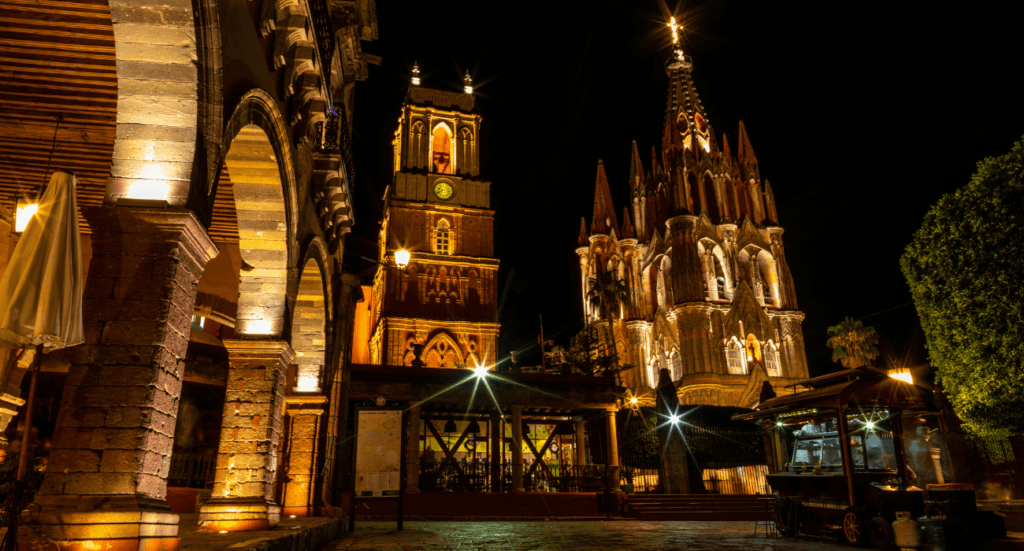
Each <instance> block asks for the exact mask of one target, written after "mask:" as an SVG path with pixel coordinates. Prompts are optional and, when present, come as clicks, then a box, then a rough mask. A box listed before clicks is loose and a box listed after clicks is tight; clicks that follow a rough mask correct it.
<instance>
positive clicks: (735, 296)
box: [576, 29, 808, 407]
mask: <svg viewBox="0 0 1024 551" xmlns="http://www.w3.org/2000/svg"><path fill="white" fill-rule="evenodd" d="M673 30H675V29H673ZM692 70H693V64H692V62H691V60H690V58H689V56H686V55H684V54H683V51H682V49H681V48H680V47H679V46H675V47H674V48H673V55H672V57H671V58H670V59H669V61H668V63H667V64H666V71H667V73H668V76H669V89H668V100H667V105H666V110H665V127H664V133H663V135H662V144H661V151H660V152H657V151H652V159H651V165H650V170H646V169H645V168H644V165H643V162H642V161H641V158H640V153H639V151H638V150H637V146H636V143H635V142H634V143H633V150H632V157H631V159H630V172H629V186H630V199H631V204H630V205H628V206H627V207H626V208H625V209H624V210H623V211H622V218H621V221H620V219H619V217H618V216H617V215H616V210H615V208H614V206H613V205H612V195H611V189H610V187H609V184H608V179H607V177H606V175H605V169H604V165H603V164H602V163H601V161H598V166H597V181H596V184H595V190H594V213H593V218H592V220H591V223H590V225H589V229H588V226H587V222H586V219H584V220H582V222H581V228H580V236H579V243H578V248H577V249H576V253H577V254H578V255H579V259H580V277H581V280H582V289H583V296H582V300H583V303H584V312H585V316H586V320H587V322H588V323H595V324H597V326H598V327H599V328H601V332H602V335H603V338H604V339H605V340H606V343H607V345H608V346H609V347H610V346H612V345H613V343H614V346H615V349H616V350H617V351H618V357H619V360H620V363H621V364H629V365H631V366H632V368H631V369H628V370H626V371H625V372H624V373H623V378H624V382H625V384H626V386H628V387H631V388H633V389H634V391H635V392H636V393H637V394H639V395H641V396H646V395H649V394H650V390H649V389H651V388H653V387H654V386H656V384H657V382H658V373H659V372H660V370H661V369H662V368H665V369H668V371H669V373H670V374H671V375H672V380H673V381H674V382H675V384H676V388H677V394H678V396H679V398H680V401H681V403H682V404H684V405H688V404H693V405H699V404H708V405H723V406H744V407H750V406H752V405H753V404H755V403H757V401H758V399H759V396H760V391H761V388H762V386H763V382H764V381H769V382H770V383H771V384H772V386H773V387H774V388H775V390H776V392H778V393H780V394H782V393H784V392H783V387H784V386H785V385H786V384H789V383H791V382H794V381H796V380H799V379H803V378H806V377H807V376H808V375H807V359H806V355H805V352H804V340H803V333H802V330H801V322H802V320H803V318H804V314H803V313H802V312H800V311H799V310H798V308H797V301H796V292H795V290H794V287H793V278H792V276H791V274H790V271H789V267H788V265H787V264H786V256H785V250H784V248H783V245H782V234H783V229H782V227H781V226H779V223H778V216H777V213H776V209H775V196H774V194H773V193H772V189H771V186H770V185H769V184H768V181H767V180H762V179H761V174H760V172H759V170H758V163H757V158H756V157H755V156H754V150H753V148H752V147H751V143H750V137H749V136H748V134H747V130H746V128H745V127H744V125H743V123H742V122H741V123H740V127H739V135H738V137H737V140H736V144H737V151H736V153H735V155H734V154H733V153H732V150H731V149H730V147H729V142H728V140H727V138H726V136H725V135H724V134H723V135H722V136H721V141H720V142H719V141H718V139H717V138H716V136H715V134H714V132H713V131H712V128H711V125H710V123H709V121H708V119H707V115H706V113H705V111H704V107H703V105H702V104H701V101H700V98H699V97H698V95H697V90H696V87H695V86H694V83H693V78H692V75H691V72H692ZM605 274H607V275H605ZM612 282H621V284H622V285H623V286H624V287H625V289H623V292H624V295H625V296H626V297H627V298H626V300H624V301H622V302H621V304H619V306H618V307H617V308H616V307H605V308H596V307H595V306H593V305H592V303H591V300H590V297H591V296H593V295H594V294H595V293H597V292H598V291H599V290H600V287H601V286H604V288H605V289H608V287H609V286H610V285H613V283H612Z"/></svg>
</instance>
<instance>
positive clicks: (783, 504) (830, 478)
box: [734, 367, 932, 549]
mask: <svg viewBox="0 0 1024 551" xmlns="http://www.w3.org/2000/svg"><path fill="white" fill-rule="evenodd" d="M792 386H793V387H796V390H798V391H797V392H796V393H794V394H790V395H786V396H779V397H775V398H770V399H767V400H765V401H763V402H761V403H760V404H758V405H757V406H756V407H755V409H754V411H752V412H749V413H744V414H740V415H737V416H735V417H734V419H743V420H751V421H761V422H762V423H764V424H765V425H768V424H770V425H771V429H772V434H773V440H774V441H773V442H772V444H773V446H772V447H773V448H774V454H775V457H774V459H775V461H774V462H775V463H776V469H775V470H777V471H778V472H775V473H773V474H770V475H768V477H767V479H768V483H769V485H771V487H772V489H773V490H774V491H775V492H776V493H777V494H778V495H779V500H778V501H777V504H776V507H775V523H776V526H777V527H778V529H779V530H780V531H781V532H782V533H783V534H784V535H793V534H795V533H797V531H798V530H799V531H802V532H804V533H818V534H824V533H825V532H826V531H828V530H836V529H838V530H839V531H841V533H842V537H844V538H845V539H846V541H848V542H849V543H852V544H855V545H864V544H866V543H868V542H870V543H871V544H872V545H873V546H874V547H875V548H877V549H884V548H886V547H888V546H890V545H892V544H893V531H892V522H893V521H894V520H896V512H897V511H909V512H910V513H911V516H912V517H913V518H917V517H919V516H921V515H922V514H923V512H924V500H925V497H924V495H925V492H924V491H922V490H921V489H920V488H916V487H914V486H909V485H907V483H906V481H907V467H906V460H905V459H904V449H903V438H902V432H903V430H902V427H903V417H904V416H905V415H920V414H922V413H924V412H926V411H931V410H932V407H931V405H930V404H931V393H930V392H929V391H927V390H925V389H923V388H920V387H918V386H915V385H914V384H912V383H908V382H905V381H903V380H900V379H895V378H892V377H889V376H888V375H887V374H886V373H885V372H883V371H881V370H878V369H875V368H872V367H864V368H855V369H846V370H843V371H840V372H838V373H830V374H828V375H823V376H821V377H816V378H814V379H809V380H806V381H801V382H800V383H797V384H795V385H792ZM801 387H802V388H804V389H806V390H804V391H802V392H801V391H799V390H800V388H801ZM794 428H798V429H799V430H795V431H792V429H794ZM790 431H792V437H791V440H792V446H791V447H792V450H787V448H788V447H789V446H788V445H787V444H788V440H790V438H787V437H788V436H789V432H790Z"/></svg>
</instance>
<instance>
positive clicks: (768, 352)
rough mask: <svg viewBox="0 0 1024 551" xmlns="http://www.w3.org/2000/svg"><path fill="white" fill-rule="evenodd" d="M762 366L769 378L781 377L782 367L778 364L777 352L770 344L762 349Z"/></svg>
mask: <svg viewBox="0 0 1024 551" xmlns="http://www.w3.org/2000/svg"><path fill="white" fill-rule="evenodd" d="M764 366H765V368H766V369H767V370H768V376H769V377H781V376H782V366H781V365H780V364H779V351H778V350H776V349H775V346H774V345H772V344H771V343H768V344H767V345H766V346H765V347H764Z"/></svg>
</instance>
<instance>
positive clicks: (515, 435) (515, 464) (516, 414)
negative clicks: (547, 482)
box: [511, 406, 526, 494]
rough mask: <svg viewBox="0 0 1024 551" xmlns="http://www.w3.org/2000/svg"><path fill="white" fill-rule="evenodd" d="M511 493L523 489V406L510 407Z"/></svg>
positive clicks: (519, 492)
mask: <svg viewBox="0 0 1024 551" xmlns="http://www.w3.org/2000/svg"><path fill="white" fill-rule="evenodd" d="M511 409H512V493H513V494H521V493H523V492H525V491H526V490H524V489H523V406H512V407H511Z"/></svg>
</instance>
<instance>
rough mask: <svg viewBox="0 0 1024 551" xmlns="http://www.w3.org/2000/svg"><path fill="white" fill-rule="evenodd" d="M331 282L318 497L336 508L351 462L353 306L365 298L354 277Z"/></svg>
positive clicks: (354, 307)
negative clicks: (321, 474)
mask: <svg viewBox="0 0 1024 551" xmlns="http://www.w3.org/2000/svg"><path fill="white" fill-rule="evenodd" d="M336 254H337V253H336ZM335 262H336V265H338V266H340V265H341V264H340V263H341V261H340V259H338V258H337V257H336V259H335ZM332 281H333V282H334V283H333V286H332V288H333V289H334V293H333V295H334V297H333V298H334V319H333V320H332V324H333V325H332V331H331V333H330V336H329V339H330V342H331V347H330V350H331V354H330V359H329V361H328V364H327V366H325V369H326V373H325V376H324V380H325V381H327V382H326V388H327V396H328V399H329V404H330V406H329V407H328V408H327V419H326V421H327V422H326V423H324V429H325V430H324V432H325V433H326V434H325V435H324V439H325V442H328V446H329V447H328V448H327V449H325V450H324V451H325V454H324V477H323V480H322V481H321V490H320V495H321V499H322V500H323V502H324V503H325V504H330V505H332V506H337V505H340V498H338V497H337V496H341V487H342V486H343V485H344V483H345V482H346V481H347V479H346V477H344V476H339V474H338V473H339V470H340V465H346V464H348V463H349V462H350V461H351V459H350V458H348V457H344V454H342V450H343V449H345V445H346V444H345V437H344V436H345V435H344V434H343V433H344V432H345V425H346V423H347V421H348V419H347V415H348V389H349V386H350V383H351V380H350V379H351V377H352V373H351V371H350V370H349V368H348V365H349V363H351V359H352V333H353V331H352V328H353V326H354V324H355V310H356V304H357V303H360V302H363V300H364V297H363V291H362V288H361V287H360V285H359V278H358V277H357V276H355V275H352V274H340V273H338V272H335V274H334V277H333V279H332ZM331 444H333V445H331ZM341 472H344V471H343V470H341Z"/></svg>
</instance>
